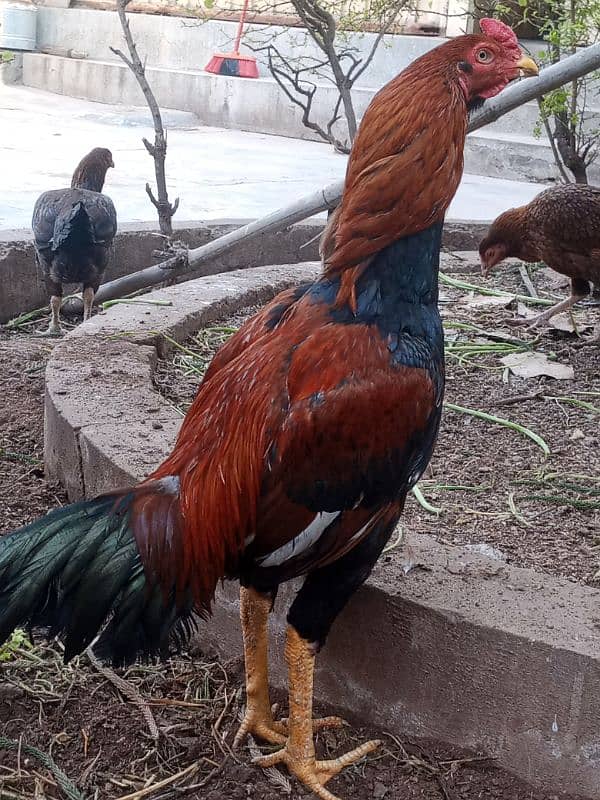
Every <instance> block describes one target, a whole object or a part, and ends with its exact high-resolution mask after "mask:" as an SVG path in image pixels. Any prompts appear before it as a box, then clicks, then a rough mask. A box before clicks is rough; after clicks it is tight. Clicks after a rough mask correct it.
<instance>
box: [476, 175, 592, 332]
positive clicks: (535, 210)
mask: <svg viewBox="0 0 600 800" xmlns="http://www.w3.org/2000/svg"><path fill="white" fill-rule="evenodd" d="M479 255H480V257H481V264H482V268H483V272H484V274H487V273H489V272H490V270H491V269H493V268H494V267H495V266H496V265H497V264H499V263H500V262H501V261H503V260H504V259H505V258H509V257H514V258H520V259H521V260H522V261H527V262H529V263H532V262H536V261H543V262H544V263H545V264H547V265H548V266H549V267H550V269H553V270H555V271H556V272H560V273H561V274H562V275H568V277H569V278H570V279H571V294H570V296H569V297H567V298H566V299H565V300H561V301H560V303H556V305H553V306H552V307H551V308H549V309H547V311H544V312H543V314H540V315H539V316H537V317H536V318H535V319H534V320H532V321H531V325H532V326H538V325H541V324H543V323H545V322H547V321H548V320H549V319H551V317H553V316H554V315H555V314H558V313H559V312H560V311H565V310H566V309H568V308H571V306H573V305H574V304H575V303H576V302H577V301H578V300H581V299H583V298H584V297H586V295H588V294H589V293H590V283H593V284H594V285H595V286H599V285H600V189H597V188H595V187H593V186H586V185H582V184H574V183H570V184H564V185H561V186H555V187H553V188H552V189H546V190H545V191H543V192H541V194H538V195H537V197H535V198H534V199H533V200H532V201H531V202H530V203H528V204H527V205H525V206H519V207H518V208H511V209H509V210H508V211H505V212H504V213H503V214H501V215H500V216H499V217H498V218H497V219H496V220H494V222H493V223H492V225H491V227H490V229H489V231H488V233H487V236H486V237H485V238H484V239H482V241H481V243H480V245H479ZM592 341H596V342H598V341H600V322H599V323H598V325H597V326H596V329H595V331H594V334H593V336H592Z"/></svg>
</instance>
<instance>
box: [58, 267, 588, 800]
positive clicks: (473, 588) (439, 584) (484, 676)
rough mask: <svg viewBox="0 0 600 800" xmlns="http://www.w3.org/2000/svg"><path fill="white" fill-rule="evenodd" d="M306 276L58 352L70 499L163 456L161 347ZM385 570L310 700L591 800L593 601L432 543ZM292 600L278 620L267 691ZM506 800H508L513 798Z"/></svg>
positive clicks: (186, 300) (227, 626)
mask: <svg viewBox="0 0 600 800" xmlns="http://www.w3.org/2000/svg"><path fill="white" fill-rule="evenodd" d="M317 268H318V267H317V265H316V264H298V265H295V266H292V267H290V266H275V267H267V268H260V269H248V270H241V271H237V272H230V273H228V274H226V275H217V276H211V277H208V278H202V279H198V280H195V281H190V282H188V283H185V284H182V285H180V286H173V287H170V288H167V289H162V290H159V291H156V292H154V293H153V294H152V295H149V298H152V299H168V300H170V301H171V302H172V305H171V306H166V307H165V306H141V305H140V306H116V307H113V308H112V309H110V311H109V312H107V313H106V314H102V315H98V316H96V317H94V318H93V319H92V320H91V321H90V322H88V323H86V324H85V325H82V326H80V327H78V328H76V329H75V331H73V332H72V333H71V334H70V335H69V336H68V337H67V338H66V339H65V341H64V342H62V343H60V344H59V345H57V346H56V347H55V349H54V352H53V354H52V357H51V359H50V362H49V364H48V370H47V378H46V442H45V447H46V466H47V470H48V473H49V475H50V476H51V477H52V478H59V479H60V480H61V481H62V482H63V484H64V485H65V486H66V487H67V490H68V492H69V496H70V497H71V498H73V499H75V498H77V497H81V496H83V495H85V496H93V495H95V494H97V493H99V492H102V491H106V490H109V489H111V488H114V487H115V486H116V485H123V484H131V483H133V482H134V481H135V480H137V479H138V478H140V477H142V476H144V475H145V474H147V472H148V471H149V470H150V469H151V468H152V467H153V466H154V465H156V464H157V463H158V462H159V461H160V460H162V458H163V457H164V456H165V455H166V454H167V452H168V451H169V450H170V448H171V446H172V444H173V441H174V438H175V435H176V432H177V430H178V427H179V424H180V418H179V417H178V415H177V413H176V412H175V410H174V409H173V408H172V407H171V406H170V405H169V404H168V403H167V402H166V400H165V399H164V398H162V397H161V395H159V394H158V393H157V392H156V391H155V390H154V389H153V387H152V371H153V365H154V363H155V360H156V358H157V356H158V355H159V354H160V353H162V352H163V351H164V349H165V347H166V345H167V343H166V340H165V339H164V334H166V335H168V336H171V337H173V338H175V339H181V338H183V337H185V336H186V335H187V334H189V333H190V332H192V331H194V330H197V329H198V328H200V327H201V326H202V325H205V324H207V323H208V322H209V321H211V320H213V319H215V318H217V317H218V316H221V315H222V314H223V313H227V312H230V311H233V310H234V309H235V308H240V307H242V306H244V305H247V304H248V303H254V302H260V301H266V300H267V299H268V298H269V297H271V296H273V295H274V294H275V293H276V292H277V291H279V290H281V289H282V288H284V287H285V286H287V285H291V284H293V283H296V282H299V281H301V280H305V279H310V278H312V277H314V275H315V274H316V272H317ZM408 538H409V544H410V547H411V550H412V554H411V559H412V562H413V563H415V564H417V565H419V566H417V567H416V568H414V569H412V570H411V571H410V572H409V574H408V575H405V574H404V573H405V571H404V564H403V556H402V552H397V551H391V552H390V553H388V554H387V555H385V556H384V557H383V559H382V560H381V562H380V564H379V565H378V567H377V569H376V570H375V572H374V574H373V576H372V577H371V579H370V580H369V582H368V583H367V585H366V586H365V587H364V588H363V590H361V592H360V593H359V594H358V595H357V596H356V597H355V598H354V599H353V601H352V602H351V604H350V606H349V607H348V609H347V610H346V611H345V612H344V613H343V614H342V615H341V617H340V619H339V620H338V622H337V624H336V625H335V627H334V631H333V633H332V635H331V637H330V641H329V642H328V644H327V646H326V648H325V649H324V651H323V653H322V654H321V656H320V657H319V671H318V678H317V681H316V692H317V697H318V698H320V699H322V700H324V701H326V702H328V703H330V704H333V705H335V706H337V707H339V708H342V709H347V710H348V711H349V712H350V714H351V715H353V716H355V717H356V718H359V719H360V720H361V721H363V722H364V723H369V724H373V725H377V726H379V727H382V728H383V729H384V730H388V731H391V732H392V733H395V734H397V735H400V736H420V737H427V738H434V739H437V740H441V741H444V742H448V743H451V744H454V745H458V746H460V747H468V748H472V749H475V750H479V751H483V752H485V753H486V754H488V755H490V756H492V757H494V758H496V759H497V762H498V763H499V764H500V765H502V766H504V767H506V768H507V769H509V770H510V771H512V772H513V773H515V774H517V775H519V776H521V777H523V778H525V779H526V780H528V781H530V782H531V783H532V784H533V785H535V786H537V787H540V788H542V789H546V790H548V791H549V792H550V793H551V795H552V796H558V795H559V794H560V793H562V792H570V793H576V794H578V795H581V796H585V797H589V798H596V799H597V798H598V797H600V727H599V723H598V720H599V719H600V657H599V656H600V612H599V611H598V609H599V608H600V591H597V590H594V589H589V588H586V587H582V586H579V585H577V584H574V583H570V582H568V581H567V580H561V579H557V578H554V577H551V576H548V575H542V574H537V573H535V572H533V571H532V570H525V569H518V568H514V567H511V566H508V565H507V564H505V563H503V562H500V561H496V560H493V559H490V558H487V557H485V556H482V555H479V554H477V553H474V552H472V551H470V550H467V549H465V548H460V547H450V546H444V545H441V544H439V543H437V542H436V541H435V540H434V539H433V537H429V536H414V537H410V536H409V537H408ZM293 592H294V586H293V585H287V586H284V587H282V591H281V593H280V596H279V598H278V603H277V608H276V611H275V614H274V615H273V622H272V625H273V638H274V643H275V644H276V647H274V648H273V656H274V657H273V670H272V682H273V684H274V685H276V686H283V685H284V681H285V673H284V670H283V664H282V661H281V651H282V644H283V640H282V634H283V627H284V619H285V613H286V610H287V606H288V601H289V599H290V597H291V596H292V595H293ZM217 601H218V602H217V603H216V609H215V614H214V616H213V618H212V620H211V621H210V622H209V623H207V624H206V625H203V626H202V628H201V633H200V638H201V642H202V644H203V645H210V646H214V647H216V648H217V650H218V651H219V652H220V653H221V654H222V655H224V656H225V657H229V658H230V657H233V656H237V655H238V654H240V653H241V639H240V633H239V623H238V618H237V589H236V587H235V586H234V585H233V584H231V585H228V586H226V587H225V588H224V589H221V590H219V593H218V598H217ZM507 800H508V798H507Z"/></svg>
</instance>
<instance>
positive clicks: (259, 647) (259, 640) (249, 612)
mask: <svg viewBox="0 0 600 800" xmlns="http://www.w3.org/2000/svg"><path fill="white" fill-rule="evenodd" d="M272 605H273V597H272V595H271V594H261V593H260V592H257V591H256V589H252V588H248V589H247V588H245V587H243V586H242V587H241V589H240V617H241V621H242V637H243V640H244V660H245V666H246V713H245V715H244V720H243V722H242V724H241V725H240V728H239V730H238V732H237V734H236V737H235V740H234V743H233V746H234V747H236V746H237V745H238V744H239V743H240V742H241V741H242V739H243V738H244V736H246V735H247V734H249V733H252V734H254V735H255V736H258V737H259V738H260V739H265V740H266V741H267V742H271V743H272V744H281V743H282V742H284V741H285V727H284V725H282V723H277V722H275V720H274V719H273V714H272V712H271V703H270V700H269V641H268V639H269V631H268V627H267V623H268V619H269V612H270V611H271V606H272Z"/></svg>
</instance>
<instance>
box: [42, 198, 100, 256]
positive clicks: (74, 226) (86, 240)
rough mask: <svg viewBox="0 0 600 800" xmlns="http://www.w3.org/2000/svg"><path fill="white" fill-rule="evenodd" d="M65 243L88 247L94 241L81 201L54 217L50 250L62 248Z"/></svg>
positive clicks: (89, 222)
mask: <svg viewBox="0 0 600 800" xmlns="http://www.w3.org/2000/svg"><path fill="white" fill-rule="evenodd" d="M67 241H69V242H70V243H72V244H75V245H79V246H85V245H90V244H92V243H93V241H94V236H93V231H92V223H91V221H90V217H89V215H88V213H87V211H86V208H85V205H84V203H83V202H82V201H81V200H78V201H77V202H76V203H73V204H72V205H70V206H69V207H68V208H66V209H65V210H64V211H62V212H61V213H60V214H58V216H57V217H56V221H55V223H54V234H53V236H52V249H53V250H58V249H59V247H64V245H65V244H66V243H67Z"/></svg>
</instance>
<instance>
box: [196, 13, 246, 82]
mask: <svg viewBox="0 0 600 800" xmlns="http://www.w3.org/2000/svg"><path fill="white" fill-rule="evenodd" d="M249 1H250V0H244V7H243V8H242V14H241V16H240V24H239V25H238V29H237V34H236V37H235V44H234V46H233V52H232V53H215V55H214V56H213V57H212V58H211V60H210V61H209V62H208V64H207V65H206V67H205V68H204V69H205V71H206V72H213V73H214V74H215V75H233V76H234V77H236V78H258V67H257V66H256V59H255V58H254V56H243V55H241V54H240V41H241V40H242V31H243V30H244V22H245V20H246V11H247V10H248V3H249Z"/></svg>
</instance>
